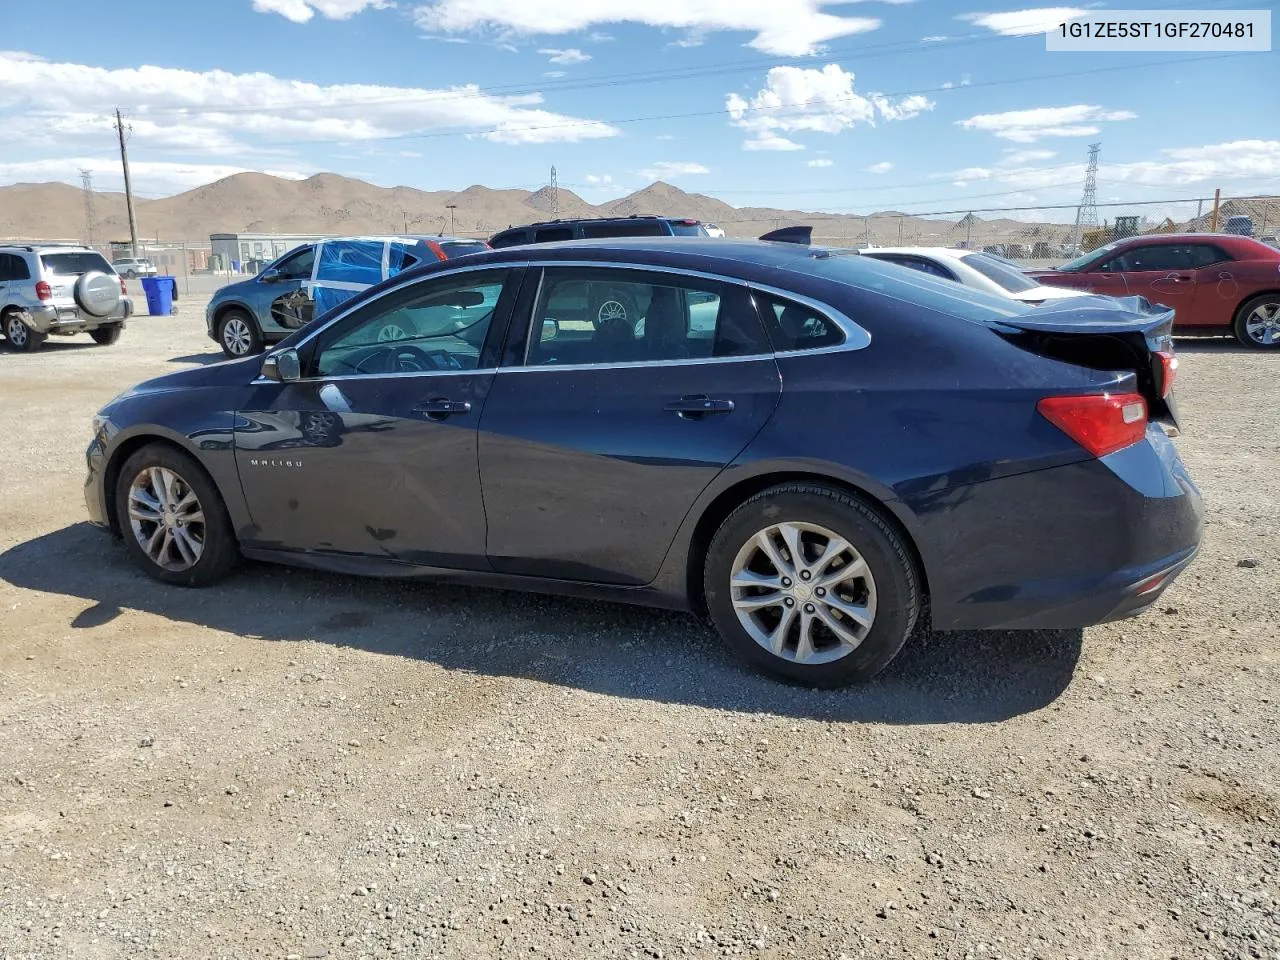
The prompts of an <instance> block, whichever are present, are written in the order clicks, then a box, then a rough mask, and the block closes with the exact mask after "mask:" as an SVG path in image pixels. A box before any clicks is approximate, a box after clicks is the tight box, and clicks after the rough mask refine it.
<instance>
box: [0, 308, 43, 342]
mask: <svg viewBox="0 0 1280 960" xmlns="http://www.w3.org/2000/svg"><path fill="white" fill-rule="evenodd" d="M4 338H5V339H6V340H8V341H9V346H10V347H11V348H12V349H14V350H17V351H19V352H21V353H35V352H36V351H37V350H39V349H40V348H41V347H43V346H44V342H45V341H46V340H48V339H49V335H48V334H47V333H39V332H38V331H35V330H32V329H31V328H30V327H28V326H27V325H26V324H25V323H23V321H22V314H21V313H19V312H17V311H16V310H14V311H10V312H9V313H6V314H5V316H4Z"/></svg>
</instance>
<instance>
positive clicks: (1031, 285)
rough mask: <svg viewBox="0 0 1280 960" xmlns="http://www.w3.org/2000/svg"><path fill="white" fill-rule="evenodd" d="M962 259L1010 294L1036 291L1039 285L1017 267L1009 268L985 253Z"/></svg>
mask: <svg viewBox="0 0 1280 960" xmlns="http://www.w3.org/2000/svg"><path fill="white" fill-rule="evenodd" d="M960 259H961V260H962V261H963V262H964V264H965V266H969V267H972V268H973V269H974V270H977V271H978V272H979V273H980V274H982V275H983V276H984V277H986V278H987V279H988V280H993V281H995V282H996V283H997V284H998V285H999V286H1000V287H1001V288H1002V289H1004V290H1008V291H1009V292H1010V293H1024V292H1026V291H1027V290H1034V289H1035V288H1036V287H1037V286H1038V285H1039V284H1038V283H1037V282H1036V281H1035V280H1032V279H1031V278H1030V277H1028V276H1027V275H1026V274H1025V273H1023V272H1022V271H1021V270H1019V269H1017V268H1016V267H1011V266H1008V265H1007V264H1005V263H1002V262H1001V261H999V260H997V259H996V258H995V257H989V256H987V255H986V254H985V253H971V254H968V255H967V256H964V257H961V258H960Z"/></svg>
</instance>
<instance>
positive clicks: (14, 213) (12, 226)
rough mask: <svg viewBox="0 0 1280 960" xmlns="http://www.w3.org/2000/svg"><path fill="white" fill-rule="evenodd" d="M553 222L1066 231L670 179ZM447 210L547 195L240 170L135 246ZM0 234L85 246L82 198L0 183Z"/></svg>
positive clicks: (837, 231) (111, 214)
mask: <svg viewBox="0 0 1280 960" xmlns="http://www.w3.org/2000/svg"><path fill="white" fill-rule="evenodd" d="M558 204H559V213H560V216H562V217H589V216H631V215H633V214H635V215H644V214H657V215H662V216H680V217H694V218H696V219H699V220H702V221H704V222H712V223H718V224H720V225H721V226H722V227H724V228H725V230H726V231H728V232H729V234H731V235H734V236H758V235H759V234H761V233H764V232H765V231H768V230H772V229H774V228H776V227H780V226H786V225H789V224H795V223H809V224H812V225H813V227H814V238H815V240H818V241H820V242H821V241H826V242H845V243H853V242H858V241H864V240H867V239H870V240H871V241H872V242H874V243H879V244H891V243H898V242H902V243H927V244H938V243H942V244H946V243H955V242H957V241H958V240H961V239H964V237H965V236H966V234H967V233H971V236H972V239H973V240H974V241H975V242H993V241H996V240H1004V241H1007V240H1016V239H1023V240H1024V241H1026V240H1062V239H1065V238H1066V235H1067V234H1068V233H1069V228H1068V227H1064V226H1062V225H1060V224H1058V225H1048V224H1045V225H1035V224H1027V223H1022V222H1019V221H1014V220H982V219H980V218H978V217H972V218H970V220H971V222H970V223H969V224H968V225H967V226H958V225H957V224H956V223H955V222H953V221H950V220H928V219H922V218H919V217H912V216H907V215H903V214H898V213H896V212H891V211H890V212H881V213H873V214H869V215H867V216H863V215H862V214H826V213H820V212H812V211H808V212H806V211H799V210H779V209H773V208H764V207H743V208H736V207H732V206H730V205H729V204H727V203H725V202H724V201H722V200H717V199H716V198H714V197H709V196H706V195H704V194H699V193H686V192H685V191H683V190H681V189H679V188H678V187H674V186H672V185H671V184H669V183H663V182H661V181H659V182H657V183H652V184H650V185H649V186H647V187H645V188H644V189H642V190H638V191H636V192H635V193H632V194H630V195H628V196H625V197H622V198H620V199H617V200H612V201H609V202H607V203H602V204H591V203H588V202H587V201H586V200H584V199H582V198H581V197H579V196H578V195H577V194H575V193H573V192H572V191H570V190H565V189H561V190H560V191H559V196H558ZM450 205H453V215H454V223H455V228H454V229H455V231H456V232H457V233H459V234H469V235H472V236H488V235H490V234H492V233H494V232H495V231H497V230H500V229H502V228H504V227H507V226H510V225H512V224H518V223H529V222H531V221H536V220H546V219H549V218H550V216H551V212H552V195H551V191H550V189H549V188H547V187H543V188H541V189H539V190H536V191H533V192H528V191H525V190H493V189H491V188H489V187H485V186H481V185H479V184H477V185H475V186H471V187H468V188H467V189H465V190H462V191H451V190H433V191H426V190H418V189H415V188H413V187H378V186H374V185H373V184H370V183H365V182H364V181H362V180H354V179H351V178H349V177H343V176H339V175H338V174H334V173H321V174H317V175H315V176H313V177H309V178H308V179H306V180H284V179H280V178H278V177H272V176H268V175H267V174H262V173H239V174H236V175H235V176H231V177H227V178H225V179H223V180H218V181H217V182H215V183H209V184H205V185H204V186H201V187H196V188H195V189H194V190H188V191H187V192H186V193H180V194H177V195H175V196H172V197H165V198H163V199H159V200H138V201H137V202H136V212H137V218H138V233H139V236H140V238H142V239H148V240H152V239H158V240H161V241H171V242H177V241H182V240H186V241H191V242H197V243H203V242H207V241H208V237H209V234H211V233H236V232H261V233H284V234H304V235H315V234H320V235H334V234H353V233H356V234H359V233H404V232H409V233H438V232H440V231H441V230H444V229H448V227H449V222H450V221H449V215H450V209H449V207H450ZM93 206H94V218H95V229H94V237H93V239H94V240H95V241H96V242H98V243H102V242H105V241H106V240H120V239H127V238H128V235H129V223H128V218H127V216H126V213H125V204H124V196H123V195H122V194H119V193H95V194H94V196H93ZM0 237H7V238H13V239H28V240H37V239H44V240H49V239H64V240H83V239H85V208H84V194H83V192H82V191H81V190H79V189H78V188H76V187H71V186H68V185H66V184H63V183H20V184H15V185H13V186H9V187H0Z"/></svg>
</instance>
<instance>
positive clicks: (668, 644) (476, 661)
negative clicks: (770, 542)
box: [0, 523, 1082, 724]
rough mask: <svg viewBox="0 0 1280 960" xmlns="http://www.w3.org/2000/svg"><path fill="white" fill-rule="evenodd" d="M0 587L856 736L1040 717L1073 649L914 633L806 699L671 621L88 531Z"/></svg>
mask: <svg viewBox="0 0 1280 960" xmlns="http://www.w3.org/2000/svg"><path fill="white" fill-rule="evenodd" d="M0 579H3V580H5V581H7V582H8V583H10V584H12V585H14V586H17V587H22V588H25V589H30V590H39V591H43V592H47V593H56V594H63V595H67V596H74V597H79V598H81V599H83V600H85V601H88V602H90V603H92V604H93V605H92V606H89V607H87V608H86V609H85V610H83V611H82V612H81V613H80V614H78V615H77V616H76V617H75V618H74V619H73V620H72V621H71V623H70V627H72V628H73V629H89V628H93V627H97V626H101V625H103V624H106V623H109V622H110V621H111V620H113V619H114V618H115V617H117V616H119V615H120V613H121V611H122V610H124V609H132V610H143V611H146V612H148V613H152V614H155V615H158V616H162V617H167V618H169V619H171V620H175V621H182V622H187V623H193V624H197V625H200V626H205V627H209V628H212V629H215V630H223V631H227V632H230V633H236V634H241V635H246V636H251V637H261V638H262V639H263V640H264V641H274V642H289V641H298V640H311V641H316V642H320V643H329V644H334V645H336V646H342V647H350V648H357V649H362V650H367V651H370V652H372V653H377V654H382V655H386V656H397V657H410V658H417V659H422V660H428V661H431V662H433V663H437V664H439V665H440V666H442V667H445V668H447V669H451V670H462V671H467V672H471V673H475V674H480V675H486V676H507V677H523V678H529V679H534V680H538V681H541V682H544V683H548V684H554V685H559V686H567V687H575V688H578V689H583V690H590V691H594V692H597V693H602V694H606V695H612V696H618V697H627V698H635V699H644V700H654V701H660V702H667V703H681V704H689V705H695V706H701V707H707V708H711V709H719V710H734V711H742V712H748V713H769V714H774V715H781V716H791V717H797V718H814V719H823V720H834V721H852V722H865V723H886V724H921V723H992V722H997V721H1000V720H1005V719H1008V718H1010V717H1014V716H1018V715H1020V714H1024V713H1029V712H1032V711H1035V710H1039V709H1041V708H1043V707H1045V706H1047V705H1049V704H1050V703H1052V702H1053V701H1054V700H1055V699H1056V698H1057V697H1058V695H1059V694H1060V693H1061V692H1062V691H1063V690H1064V689H1065V688H1066V687H1067V685H1068V684H1069V683H1070V681H1071V677H1072V675H1073V673H1074V671H1075V667H1076V663H1077V661H1078V659H1079V657H1080V650H1081V642H1082V631H1080V630H1063V631H1004V632H991V633H964V634H958V633H957V634H939V633H931V632H927V631H917V634H916V636H914V637H912V639H911V640H910V641H909V642H908V644H907V646H906V647H905V648H904V649H903V651H902V653H901V654H900V655H899V656H898V658H897V659H896V660H895V661H894V662H893V663H892V664H891V665H890V667H889V668H888V669H887V670H886V671H885V672H884V673H882V674H881V675H880V676H879V677H877V678H875V679H874V680H872V681H871V682H869V683H867V684H864V685H861V686H858V687H853V688H850V689H847V690H838V691H817V690H808V689H802V688H797V687H789V686H785V685H782V684H779V683H777V682H775V681H772V680H769V679H767V678H765V677H762V676H758V675H756V674H754V673H751V672H749V671H748V670H747V669H746V668H745V667H743V666H741V665H740V664H739V663H738V662H737V661H736V660H735V659H734V658H733V657H732V656H731V655H730V654H729V652H728V651H727V650H725V649H724V648H723V647H722V646H721V644H720V642H719V641H718V640H717V639H716V638H715V636H714V635H713V634H712V632H711V631H710V630H709V629H708V628H706V627H704V626H703V625H702V624H701V623H699V622H698V621H696V620H695V619H694V618H692V617H689V616H685V615H683V614H676V613H668V612H665V611H655V610H648V609H644V608H639V607H629V606H624V605H620V604H611V603H598V602H589V601H580V600H570V599H562V598H557V597H542V596H535V595H528V594H521V593H513V592H506V591H499V590H488V589H474V588H466V587H457V586H450V585H439V584H431V583H426V582H421V581H413V582H407V581H386V580H369V579H359V578H354V577H346V576H341V575H337V574H324V573H316V572H311V571H300V570H292V569H288V568H284V567H276V566H270V565H266V564H246V565H245V566H244V567H243V568H242V570H241V571H240V572H238V573H237V574H235V575H233V576H232V577H231V578H230V579H229V580H227V581H226V582H225V583H223V584H220V585H218V586H217V587H214V588H210V589H207V590H190V589H184V588H179V587H168V586H165V585H162V584H159V583H156V582H154V581H152V580H150V579H149V578H147V577H146V576H145V575H144V574H142V573H141V572H140V571H138V570H136V568H134V567H133V566H132V564H130V563H129V561H128V559H127V557H126V556H125V554H124V551H123V548H122V547H121V546H120V544H118V543H116V542H115V541H113V540H111V539H110V538H109V537H107V536H106V535H104V534H103V533H102V532H101V531H99V530H97V529H95V528H93V527H92V526H90V525H89V524H87V523H81V524H75V525H73V526H69V527H64V528H63V529H61V530H57V531H55V532H53V533H49V534H46V535H45V536H42V537H38V538H36V539H33V540H29V541H27V542H25V543H21V544H18V545H17V546H14V547H12V548H10V549H9V550H7V551H5V552H4V553H3V554H0Z"/></svg>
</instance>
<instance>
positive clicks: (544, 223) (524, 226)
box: [498, 213, 702, 233]
mask: <svg viewBox="0 0 1280 960" xmlns="http://www.w3.org/2000/svg"><path fill="white" fill-rule="evenodd" d="M631 220H667V221H671V220H680V221H686V220H687V221H689V222H690V223H701V222H702V221H701V220H699V219H698V218H697V217H660V216H658V215H657V214H652V213H632V214H628V215H627V216H624V217H561V218H560V219H557V220H538V221H536V222H534V223H513V224H512V225H511V226H509V227H507V228H506V229H505V230H499V231H498V232H499V233H506V232H507V230H528V229H529V228H530V227H555V226H567V225H569V224H571V223H627V222H628V221H631Z"/></svg>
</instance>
